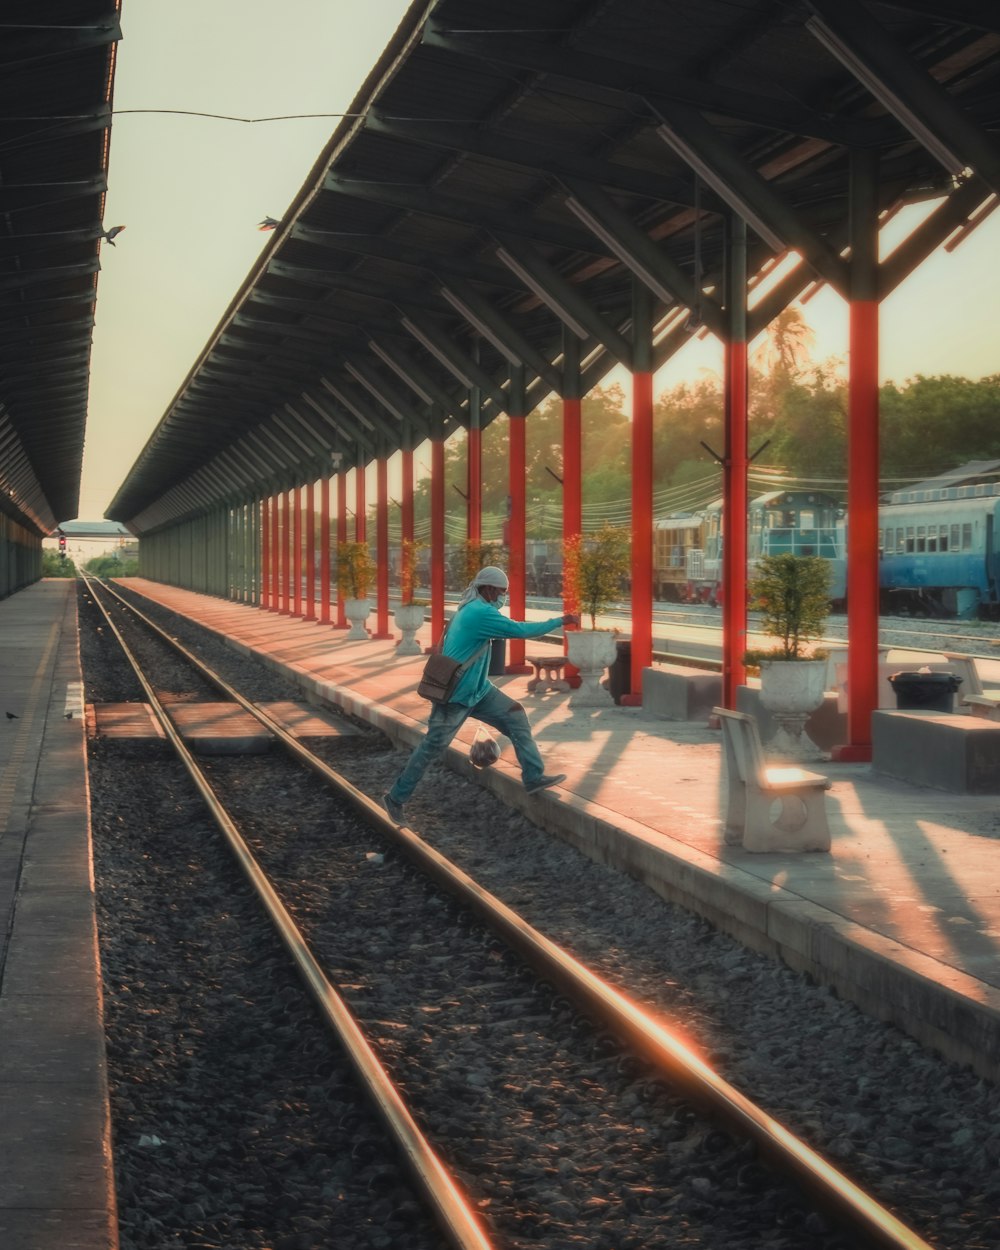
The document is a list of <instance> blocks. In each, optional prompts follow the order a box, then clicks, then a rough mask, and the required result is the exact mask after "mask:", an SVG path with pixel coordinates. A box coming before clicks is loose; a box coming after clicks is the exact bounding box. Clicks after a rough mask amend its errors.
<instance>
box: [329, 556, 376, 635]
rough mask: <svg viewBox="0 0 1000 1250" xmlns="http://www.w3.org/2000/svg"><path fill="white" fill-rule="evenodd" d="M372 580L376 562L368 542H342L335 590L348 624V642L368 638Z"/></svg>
mask: <svg viewBox="0 0 1000 1250" xmlns="http://www.w3.org/2000/svg"><path fill="white" fill-rule="evenodd" d="M374 578H375V561H374V560H373V559H372V554H371V552H370V551H369V550H368V544H367V543H358V542H354V543H341V545H340V546H339V547H338V548H337V589H338V590H339V591H340V593H341V595H342V596H343V598H344V614H345V616H346V617H347V619H348V620H349V621H350V622H351V628H350V630H349V631H348V633H347V638H348V640H350V639H360V638H367V637H368V631H367V629H365V621H366V620H367V619H368V613H369V612H371V610H372V605H371V600H370V599H369V598H368V592H369V590H370V589H371V584H372V581H373V580H374Z"/></svg>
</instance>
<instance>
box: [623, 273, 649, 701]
mask: <svg viewBox="0 0 1000 1250" xmlns="http://www.w3.org/2000/svg"><path fill="white" fill-rule="evenodd" d="M652 663H653V297H652V296H651V294H650V292H649V289H648V288H647V287H646V286H644V285H643V284H642V283H641V282H640V281H639V279H638V278H636V277H633V279H632V672H631V683H630V684H631V687H632V693H631V694H623V695H622V698H621V701H622V703H623V704H625V705H627V706H629V707H639V706H641V704H642V670H643V669H644V668H649V667H650V666H651V665H652Z"/></svg>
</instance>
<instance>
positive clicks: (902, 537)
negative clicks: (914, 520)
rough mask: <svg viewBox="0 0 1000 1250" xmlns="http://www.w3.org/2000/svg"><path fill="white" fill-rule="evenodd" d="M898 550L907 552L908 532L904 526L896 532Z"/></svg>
mask: <svg viewBox="0 0 1000 1250" xmlns="http://www.w3.org/2000/svg"><path fill="white" fill-rule="evenodd" d="M896 550H897V551H899V552H903V551H905V550H906V530H904V529H903V527H902V526H900V527H899V529H898V530H896Z"/></svg>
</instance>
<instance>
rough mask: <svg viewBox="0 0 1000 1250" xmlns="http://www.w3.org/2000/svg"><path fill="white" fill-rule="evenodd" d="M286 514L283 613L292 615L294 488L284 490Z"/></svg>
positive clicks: (283, 552) (283, 547) (283, 559)
mask: <svg viewBox="0 0 1000 1250" xmlns="http://www.w3.org/2000/svg"><path fill="white" fill-rule="evenodd" d="M282 512H283V514H284V517H283V521H284V541H283V542H282V544H281V546H282V566H283V574H284V576H283V578H282V580H283V582H284V588H283V593H282V597H281V615H282V616H291V613H292V488H291V487H290V486H289V487H288V489H287V490H286V491H285V492H284V500H283V503H282Z"/></svg>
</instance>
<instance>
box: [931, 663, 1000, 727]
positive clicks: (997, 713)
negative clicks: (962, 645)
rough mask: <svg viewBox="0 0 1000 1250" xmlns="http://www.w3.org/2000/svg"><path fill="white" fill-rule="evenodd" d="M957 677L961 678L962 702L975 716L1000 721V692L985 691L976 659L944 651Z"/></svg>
mask: <svg viewBox="0 0 1000 1250" xmlns="http://www.w3.org/2000/svg"><path fill="white" fill-rule="evenodd" d="M941 654H942V655H943V656H944V658H945V659H946V660H947V661H948V663H949V664H950V665H951V669H952V672H953V673H954V674H955V676H956V677H961V679H962V688H961V690H960V691H959V700H960V702H961V703H962V704H963V705H964V706H965V707H967V708H968V709H969V712H970V713H971V714H972V715H973V716H981V717H984V718H985V719H986V720H995V721H1000V690H984V689H983V681H982V678H981V677H980V676H979V669H978V668H977V667H976V657H975V656H973V655H962V654H961V653H960V652H957V651H942V653H941Z"/></svg>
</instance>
